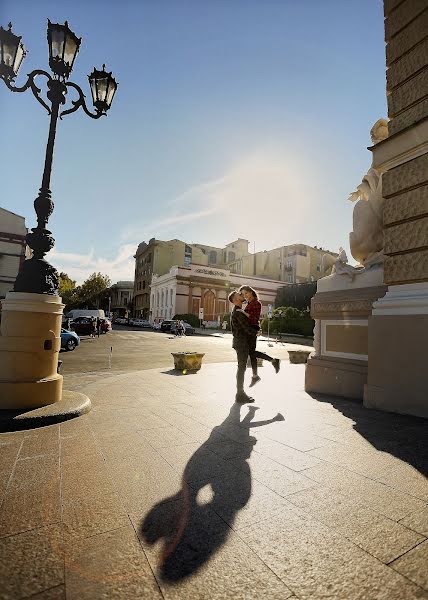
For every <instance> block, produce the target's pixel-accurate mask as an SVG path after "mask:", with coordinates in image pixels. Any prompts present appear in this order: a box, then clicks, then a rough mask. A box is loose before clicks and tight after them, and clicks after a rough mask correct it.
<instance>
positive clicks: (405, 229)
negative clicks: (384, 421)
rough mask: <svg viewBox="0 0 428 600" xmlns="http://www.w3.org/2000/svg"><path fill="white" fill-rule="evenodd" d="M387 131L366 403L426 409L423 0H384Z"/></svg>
mask: <svg viewBox="0 0 428 600" xmlns="http://www.w3.org/2000/svg"><path fill="white" fill-rule="evenodd" d="M384 7H385V39H386V43H387V46H386V66H387V93H388V116H389V118H390V121H389V125H388V126H389V137H388V138H387V139H386V140H384V141H383V142H380V143H379V144H377V145H376V146H375V147H374V148H373V166H374V167H375V168H377V169H379V170H380V171H382V172H383V177H382V184H383V196H384V199H385V200H384V209H383V222H384V253H385V256H386V258H385V269H384V273H385V274H384V282H385V284H387V285H388V290H387V292H386V295H385V296H384V297H383V298H382V299H380V300H379V301H378V302H376V303H375V304H374V309H373V314H372V316H371V317H370V319H369V350H368V352H369V354H368V357H369V360H368V362H369V369H368V381H367V385H366V386H365V390H364V404H365V405H366V406H368V407H372V408H377V409H382V410H388V411H394V412H400V413H408V414H414V415H419V416H428V394H427V390H428V369H427V340H428V35H427V33H428V2H426V1H421V2H419V1H416V0H404V2H403V1H399V0H385V2H384Z"/></svg>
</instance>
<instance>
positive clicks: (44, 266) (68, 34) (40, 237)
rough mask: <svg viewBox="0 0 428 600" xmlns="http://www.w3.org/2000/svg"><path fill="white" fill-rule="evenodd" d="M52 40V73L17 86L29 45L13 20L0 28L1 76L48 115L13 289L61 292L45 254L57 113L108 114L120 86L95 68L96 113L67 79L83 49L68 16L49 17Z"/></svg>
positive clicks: (36, 72)
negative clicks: (70, 96)
mask: <svg viewBox="0 0 428 600" xmlns="http://www.w3.org/2000/svg"><path fill="white" fill-rule="evenodd" d="M47 37H48V45H49V66H50V68H51V71H52V73H53V75H50V74H49V73H47V72H46V71H43V70H40V69H36V70H34V71H32V72H31V73H30V74H29V75H28V79H27V81H26V83H25V84H24V85H23V86H21V87H17V86H15V84H14V79H15V78H16V76H17V75H18V71H19V68H20V66H21V64H22V61H23V59H24V57H25V55H26V50H25V48H24V45H23V43H22V42H21V37H20V36H17V35H15V34H14V33H13V32H12V24H11V23H9V28H8V30H5V29H3V27H0V77H1V79H3V81H4V83H5V85H6V86H7V87H8V88H9V89H10V90H11V91H12V92H25V91H26V90H27V89H31V91H32V92H33V95H34V97H35V98H36V100H38V102H40V104H41V105H42V106H43V107H44V108H45V109H46V110H47V112H48V113H49V115H50V125H49V135H48V142H47V146H46V157H45V166H44V170H43V177H42V185H41V187H40V191H39V195H38V196H37V198H36V200H35V201H34V208H35V211H36V214H37V227H34V228H32V229H31V232H30V233H29V234H28V235H27V237H26V242H27V244H28V246H29V247H30V248H31V249H32V251H33V256H32V258H30V259H28V260H25V261H24V263H23V265H22V267H21V270H20V272H19V274H18V276H17V278H16V281H15V285H14V291H15V292H29V293H35V294H53V295H57V294H58V287H59V276H58V272H57V271H56V269H55V268H54V267H53V266H52V265H50V264H49V263H48V262H47V261H46V260H45V259H44V257H45V255H46V254H47V253H48V252H49V251H50V250H51V249H52V248H53V247H54V244H55V240H54V238H53V237H52V234H51V232H50V231H49V230H48V229H47V224H48V220H49V217H50V215H51V214H52V211H53V209H54V203H53V201H52V198H51V190H50V179H51V172H52V160H53V150H54V144H55V134H56V126H57V121H58V117H59V118H60V119H61V118H62V117H63V116H65V115H69V114H71V113H73V112H76V111H77V110H78V109H79V108H80V107H81V108H82V109H83V111H84V112H85V113H86V114H87V115H88V116H89V117H92V118H93V119H99V118H100V117H102V116H105V115H106V113H107V111H108V110H109V108H110V106H111V103H112V100H113V96H114V94H115V92H116V89H117V83H116V81H115V80H114V78H113V77H112V75H111V73H107V72H106V71H105V65H103V69H102V71H99V70H97V69H94V71H93V72H92V73H91V75H89V82H90V87H91V92H92V99H93V104H94V107H95V112H94V113H92V112H91V111H90V110H89V109H88V108H87V106H86V102H85V95H84V94H83V91H82V90H81V88H80V87H79V86H78V85H77V84H75V83H72V82H70V81H67V79H68V77H69V76H70V73H71V71H72V69H73V65H74V61H75V59H76V56H77V53H78V51H79V47H80V42H81V38H78V37H77V36H76V35H75V34H74V33H73V32H72V31H71V29H70V28H69V26H68V23H67V21H66V22H65V23H64V25H61V24H58V23H51V22H50V21H49V20H48V29H47ZM38 76H44V77H46V78H47V88H48V92H47V98H48V100H49V102H50V106H49V105H48V104H47V103H46V102H45V101H44V99H43V98H41V97H40V95H39V94H40V91H41V90H40V89H39V88H38V87H37V85H36V83H35V80H36V77H38ZM70 88H72V89H74V90H75V91H76V92H77V94H78V98H77V100H72V101H71V103H72V108H69V109H68V110H63V111H60V108H61V106H62V105H64V104H65V103H66V95H67V92H68V90H69V89H70Z"/></svg>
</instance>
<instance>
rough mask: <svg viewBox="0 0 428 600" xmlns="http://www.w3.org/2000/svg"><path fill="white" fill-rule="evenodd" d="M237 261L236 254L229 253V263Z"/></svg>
mask: <svg viewBox="0 0 428 600" xmlns="http://www.w3.org/2000/svg"><path fill="white" fill-rule="evenodd" d="M234 260H235V253H234V252H229V262H233V261H234Z"/></svg>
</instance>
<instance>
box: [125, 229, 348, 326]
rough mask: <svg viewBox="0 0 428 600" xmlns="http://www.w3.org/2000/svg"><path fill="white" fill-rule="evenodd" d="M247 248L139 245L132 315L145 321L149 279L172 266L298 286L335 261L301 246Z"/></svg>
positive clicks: (242, 244)
mask: <svg viewBox="0 0 428 600" xmlns="http://www.w3.org/2000/svg"><path fill="white" fill-rule="evenodd" d="M248 246H249V242H248V240H246V239H243V238H238V239H237V240H234V241H233V242H230V243H229V244H227V245H226V246H224V247H223V248H220V247H217V246H207V245H204V244H187V243H186V242H182V241H181V240H168V241H162V240H157V239H155V238H152V239H151V240H150V241H149V243H148V244H147V243H146V242H142V243H141V244H140V245H139V246H138V248H137V252H136V254H135V256H134V258H135V283H134V298H135V301H134V315H135V316H139V317H143V318H148V317H149V315H150V307H151V302H150V285H151V282H152V277H153V276H155V275H157V276H161V275H165V274H167V273H169V270H170V269H171V268H172V267H174V266H178V267H180V266H189V265H200V266H212V267H214V266H215V267H219V268H220V269H225V270H227V271H229V272H230V273H233V274H236V275H242V276H244V277H245V278H248V277H256V278H262V279H270V280H272V281H283V282H285V283H300V282H306V281H316V280H317V279H319V278H320V277H324V276H325V275H328V274H329V273H330V272H331V266H332V264H333V263H334V261H335V260H336V258H337V254H335V253H333V252H330V251H328V250H324V249H323V248H316V247H311V246H308V245H305V244H293V245H290V246H282V247H281V248H275V249H273V250H265V251H263V252H256V253H255V254H251V253H250V252H249V250H248Z"/></svg>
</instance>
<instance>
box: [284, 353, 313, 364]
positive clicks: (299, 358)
mask: <svg viewBox="0 0 428 600" xmlns="http://www.w3.org/2000/svg"><path fill="white" fill-rule="evenodd" d="M311 353H312V351H311V350H288V356H289V358H290V362H291V363H293V364H295V365H296V364H300V363H307V362H308V358H309V356H310V354H311Z"/></svg>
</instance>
